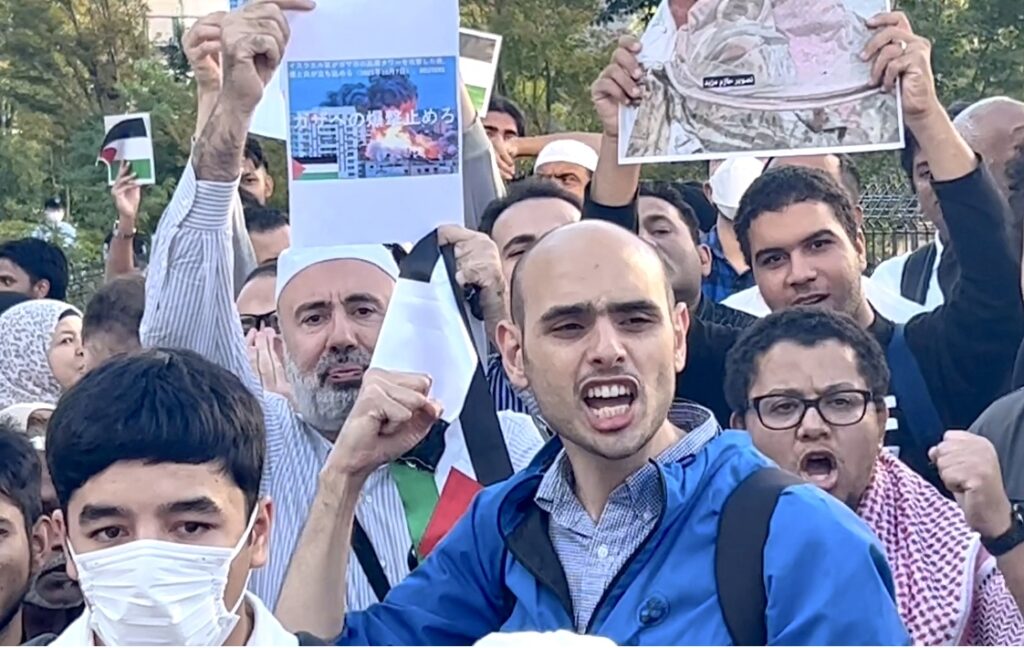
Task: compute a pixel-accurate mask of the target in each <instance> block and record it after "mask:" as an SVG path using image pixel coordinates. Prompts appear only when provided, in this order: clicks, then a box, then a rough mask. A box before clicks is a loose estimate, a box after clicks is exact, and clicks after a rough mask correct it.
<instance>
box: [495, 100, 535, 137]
mask: <svg viewBox="0 0 1024 648" xmlns="http://www.w3.org/2000/svg"><path fill="white" fill-rule="evenodd" d="M487 112H489V113H492V112H497V113H502V114H503V115H508V116H509V117H511V118H512V121H514V122H515V123H516V135H518V136H519V137H526V116H525V115H523V111H522V109H521V108H519V106H517V105H516V102H514V101H512V100H511V99H509V98H508V97H503V96H501V95H499V94H493V95H491V103H490V104H489V105H488V106H487Z"/></svg>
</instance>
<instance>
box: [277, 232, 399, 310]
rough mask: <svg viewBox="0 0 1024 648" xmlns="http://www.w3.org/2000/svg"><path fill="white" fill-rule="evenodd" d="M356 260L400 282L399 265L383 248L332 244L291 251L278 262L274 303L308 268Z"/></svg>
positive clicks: (290, 249)
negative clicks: (286, 287) (333, 262)
mask: <svg viewBox="0 0 1024 648" xmlns="http://www.w3.org/2000/svg"><path fill="white" fill-rule="evenodd" d="M342 259H355V260H358V261H365V262H366V263H370V264H372V265H375V266H377V267H378V268H380V269H381V270H382V271H383V272H384V273H385V274H387V275H388V276H389V277H391V278H392V279H395V280H397V279H398V263H396V262H395V257H393V256H392V255H391V250H389V249H388V248H386V247H384V246H383V245H378V244H371V245H331V246H325V247H308V248H288V249H287V250H285V251H284V252H282V253H281V256H280V257H278V259H277V285H276V286H275V287H274V300H275V301H277V300H279V299H281V292H282V291H283V290H284V287H285V286H287V285H288V282H289V281H291V280H292V279H294V278H295V275H297V274H299V273H300V272H302V271H303V270H305V269H306V268H309V267H310V266H314V265H316V264H318V263H323V262H324V261H340V260H342Z"/></svg>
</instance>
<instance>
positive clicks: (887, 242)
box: [861, 184, 935, 272]
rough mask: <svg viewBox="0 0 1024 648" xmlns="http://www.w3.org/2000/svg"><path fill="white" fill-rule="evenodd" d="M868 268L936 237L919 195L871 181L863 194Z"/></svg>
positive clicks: (899, 187)
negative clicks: (926, 217)
mask: <svg viewBox="0 0 1024 648" xmlns="http://www.w3.org/2000/svg"><path fill="white" fill-rule="evenodd" d="M861 207H862V208H863V209H864V239H865V242H866V244H867V255H868V271H869V272H870V271H871V270H873V269H874V268H875V266H877V265H878V264H879V263H881V262H882V261H884V260H886V259H888V258H890V257H894V256H899V255H900V254H905V253H907V252H911V251H913V250H915V249H917V248H918V247H920V246H922V245H924V244H925V243H928V242H930V241H931V240H932V239H934V238H935V227H934V226H933V225H932V224H931V223H930V222H929V221H927V220H926V219H925V218H924V217H922V216H921V214H920V212H919V211H918V207H917V198H916V197H915V196H914V195H913V194H912V193H910V192H909V191H907V190H906V189H905V188H904V187H902V186H899V185H877V184H871V185H868V186H867V187H865V189H864V191H863V193H862V196H861Z"/></svg>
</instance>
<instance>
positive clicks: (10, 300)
mask: <svg viewBox="0 0 1024 648" xmlns="http://www.w3.org/2000/svg"><path fill="white" fill-rule="evenodd" d="M28 299H29V297H28V295H23V294H21V293H20V292H14V291H13V290H4V291H0V315H3V314H4V313H5V312H7V309H9V308H11V307H12V306H17V305H18V304H20V303H21V302H23V301H28Z"/></svg>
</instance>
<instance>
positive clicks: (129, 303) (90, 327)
mask: <svg viewBox="0 0 1024 648" xmlns="http://www.w3.org/2000/svg"><path fill="white" fill-rule="evenodd" d="M145 307H146V280H145V279H144V278H143V277H142V275H127V276H123V277H116V278H114V279H111V280H110V281H108V282H107V283H106V284H104V285H103V286H102V287H101V288H100V289H99V290H97V291H96V294H95V295H93V296H92V299H90V300H89V305H88V306H86V307H85V315H84V316H83V317H82V340H83V341H84V340H86V339H88V338H89V337H91V336H93V335H96V334H97V333H106V334H108V335H112V336H116V337H117V338H118V339H120V340H123V341H124V342H125V344H126V345H129V346H138V345H139V327H140V326H141V325H142V313H143V310H144V309H145Z"/></svg>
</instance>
